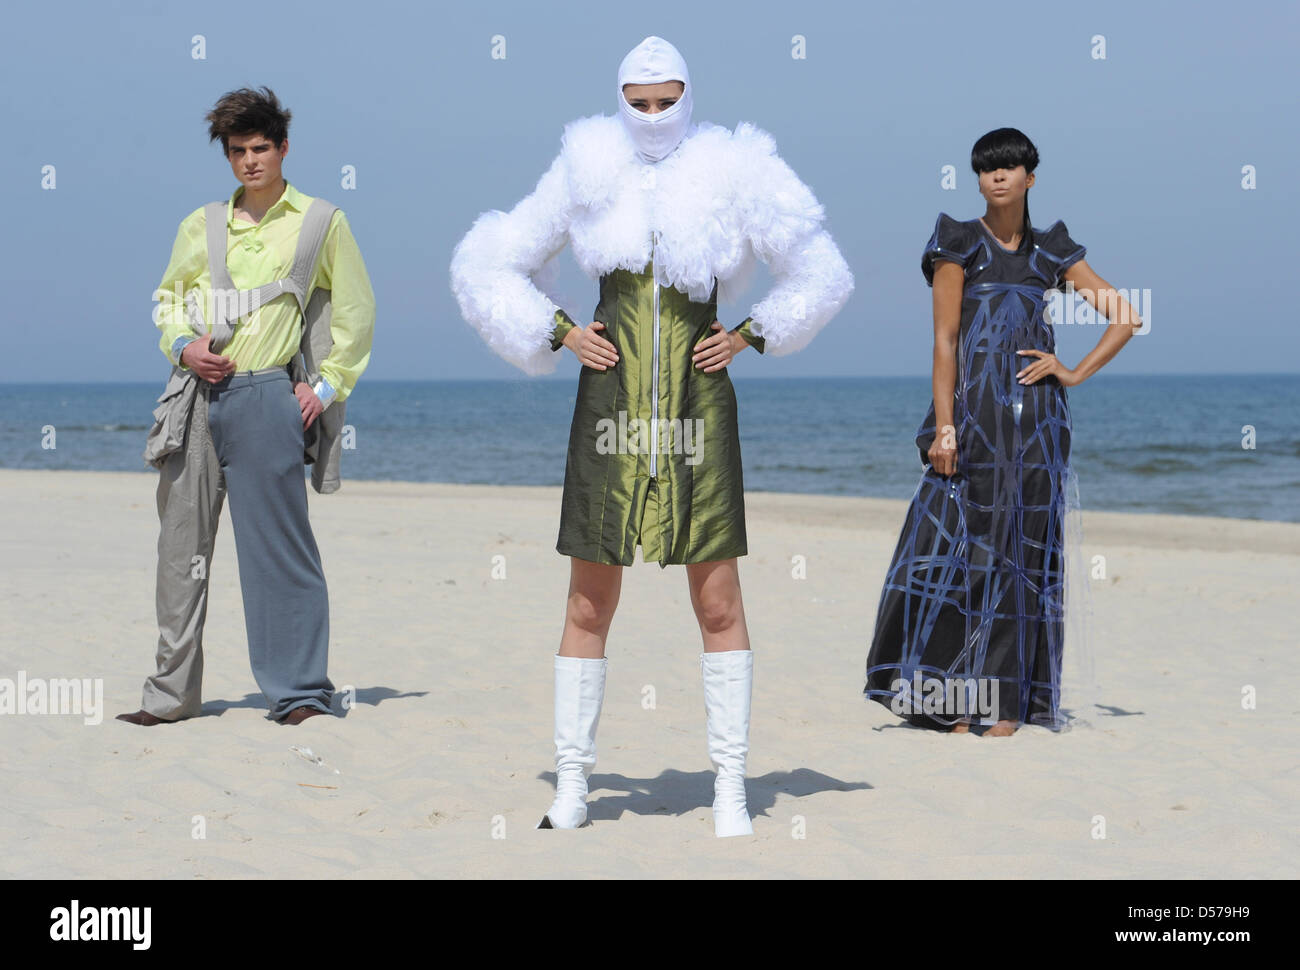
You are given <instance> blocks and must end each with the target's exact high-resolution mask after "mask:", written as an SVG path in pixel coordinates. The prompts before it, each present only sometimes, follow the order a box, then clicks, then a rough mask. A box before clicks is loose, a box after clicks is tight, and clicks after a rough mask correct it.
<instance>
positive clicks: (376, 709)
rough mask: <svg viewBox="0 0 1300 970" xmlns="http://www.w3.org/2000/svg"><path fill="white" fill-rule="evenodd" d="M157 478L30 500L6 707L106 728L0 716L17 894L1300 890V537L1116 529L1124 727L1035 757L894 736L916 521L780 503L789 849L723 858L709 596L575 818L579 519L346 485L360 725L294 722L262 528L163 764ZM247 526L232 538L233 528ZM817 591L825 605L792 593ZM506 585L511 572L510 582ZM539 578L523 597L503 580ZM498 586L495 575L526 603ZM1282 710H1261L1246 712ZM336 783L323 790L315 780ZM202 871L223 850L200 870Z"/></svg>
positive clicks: (1100, 539)
mask: <svg viewBox="0 0 1300 970" xmlns="http://www.w3.org/2000/svg"><path fill="white" fill-rule="evenodd" d="M155 483H156V476H155V475H153V474H151V473H141V474H134V473H84V472H41V471H13V470H0V496H3V502H2V503H0V549H2V558H0V563H2V565H0V570H2V576H3V586H2V589H3V592H2V593H0V603H2V604H3V605H2V606H0V629H2V630H3V636H2V638H0V678H10V679H12V680H15V681H16V679H17V678H18V677H19V673H20V672H22V675H23V676H25V677H27V678H29V679H30V678H45V679H50V678H90V679H92V680H93V679H97V678H99V679H102V687H103V706H104V709H103V711H102V712H100V713H101V716H102V719H101V720H99V722H98V723H87V721H88V720H90V721H94V720H95V718H94V717H93V716H92V717H87V716H84V715H82V716H78V715H75V714H67V715H54V714H48V713H47V714H44V715H42V714H33V713H26V714H19V713H16V712H15V713H12V714H2V715H0V762H2V763H3V765H4V769H5V788H6V793H5V796H4V800H5V808H6V809H7V810H6V811H5V812H3V813H0V873H2V874H4V875H7V876H16V877H72V878H84V877H107V878H126V877H163V878H167V877H178V878H229V877H306V876H315V877H335V878H337V877H344V878H346V877H353V876H355V877H520V878H530V877H550V876H596V877H619V878H621V877H649V878H691V877H696V878H698V877H711V876H725V877H742V878H743V877H796V878H800V877H809V878H813V877H874V878H917V877H918V876H922V877H937V878H948V877H952V878H959V879H971V878H991V877H1002V876H1045V877H1084V878H1139V877H1173V878H1181V877H1188V878H1202V877H1252V876H1259V877H1294V876H1295V875H1296V874H1297V869H1298V868H1300V866H1298V865H1297V864H1298V863H1300V834H1298V831H1300V829H1298V827H1297V825H1296V811H1295V805H1296V803H1297V798H1298V796H1300V783H1298V782H1300V779H1298V778H1297V757H1296V735H1297V732H1296V728H1297V724H1300V722H1298V721H1297V715H1300V676H1298V675H1297V673H1296V669H1297V665H1296V664H1295V662H1294V656H1295V650H1296V646H1297V634H1296V625H1295V607H1296V602H1297V596H1296V590H1297V589H1300V525H1296V524H1286V523H1271V522H1248V521H1238V520H1229V519H1212V518H1192V517H1172V516H1152V515H1120V514H1107V513H1100V512H1088V513H1085V517H1084V529H1085V539H1084V544H1083V551H1084V554H1085V557H1087V558H1088V559H1090V560H1091V558H1092V557H1093V556H1096V555H1103V556H1105V560H1106V567H1107V575H1106V578H1105V579H1104V580H1100V581H1096V582H1094V583H1093V585H1092V601H1093V610H1094V613H1093V616H1092V621H1091V624H1090V629H1091V636H1092V637H1093V640H1092V641H1091V647H1092V655H1093V657H1094V658H1095V676H1096V681H1097V685H1098V688H1097V693H1096V695H1095V698H1096V701H1097V705H1098V706H1093V707H1088V708H1082V709H1077V710H1075V711H1074V714H1075V715H1076V721H1075V722H1074V725H1073V726H1072V728H1071V729H1070V730H1068V731H1065V732H1061V733H1055V734H1054V733H1052V732H1049V731H1046V730H1044V729H1040V728H1025V729H1022V730H1021V731H1020V732H1019V733H1018V734H1016V735H1015V736H1014V737H1013V738H1010V739H991V738H979V737H975V736H971V735H968V736H953V735H941V734H936V733H933V732H928V731H922V730H918V729H914V728H911V727H907V726H904V725H902V723H901V722H900V721H898V720H897V719H896V718H895V717H893V716H892V715H891V714H890V713H889V711H887V710H886V709H885V708H883V707H881V706H880V705H878V704H874V703H867V702H865V701H863V700H862V697H861V687H862V673H863V667H864V664H865V658H866V651H867V646H868V642H869V639H870V633H871V628H872V624H873V622H874V617H875V610H876V606H877V603H878V600H879V596H880V587H881V580H882V577H883V575H884V570H885V568H886V566H887V565H888V562H889V557H890V554H891V553H892V551H893V548H894V545H895V543H896V541H897V538H898V530H899V528H900V527H901V524H902V516H903V510H904V507H905V503H903V502H899V501H892V500H876V499H859V498H832V497H819V496H806V495H780V494H767V493H751V494H750V495H749V496H748V498H747V510H748V529H749V547H750V550H751V553H750V555H749V556H748V557H746V558H745V559H743V560H742V561H741V578H742V582H743V586H744V593H745V603H746V610H747V616H748V622H749V629H750V634H751V639H752V642H753V646H754V649H755V685H754V698H753V721H752V729H751V750H750V758H749V781H748V792H749V805H750V809H751V811H752V813H753V815H754V833H755V834H754V836H753V837H749V838H734V839H715V838H714V837H713V834H712V819H711V815H710V811H709V805H710V802H711V799H712V788H711V785H712V772H711V769H710V766H709V762H708V757H707V751H706V748H705V740H704V706H703V698H702V692H701V688H700V675H699V661H698V656H699V650H700V641H699V633H698V629H697V627H696V625H695V621H694V618H693V616H692V613H691V609H690V602H689V598H688V595H687V588H686V575H685V570H684V569H682V568H681V567H669V568H668V569H667V570H660V568H659V567H658V566H657V565H655V564H648V565H647V564H644V563H638V564H637V565H636V566H634V567H632V568H631V569H630V570H629V571H628V573H627V574H626V576H625V578H624V583H623V593H622V603H621V605H620V608H619V612H618V615H617V616H616V617H615V620H614V625H613V629H612V631H611V635H610V642H609V650H608V655H609V658H610V661H609V671H608V686H607V693H606V699H605V706H604V711H603V714H602V717H601V722H600V731H599V735H598V739H597V741H598V750H599V761H598V764H597V766H596V770H595V773H594V774H593V776H592V779H591V788H592V796H591V799H590V817H591V819H592V824H591V825H590V826H589V827H586V828H583V829H580V830H576V831H536V830H535V829H534V828H533V826H534V825H535V824H536V823H537V821H538V819H539V818H540V817H541V815H542V813H543V812H544V811H545V810H546V808H547V807H548V805H549V804H550V800H551V796H552V789H553V775H552V768H553V756H554V748H553V745H552V742H551V684H552V680H551V657H552V655H553V654H554V652H555V650H556V648H557V646H558V643H559V636H560V630H561V623H562V618H563V611H564V596H565V592H566V589H567V586H568V562H567V560H566V559H564V558H563V557H561V556H560V555H559V554H557V553H556V552H555V549H554V542H555V535H556V530H557V527H558V521H559V502H560V490H559V489H558V488H508V487H491V486H456V485H438V484H408V483H391V482H361V481H356V480H345V482H344V486H343V490H342V491H341V492H339V493H337V494H335V495H330V496H318V495H316V494H315V493H314V492H312V493H310V496H311V516H312V521H313V524H314V527H315V530H316V536H317V541H318V543H319V545H320V547H321V552H322V556H323V560H324V564H325V572H326V575H327V577H328V580H329V589H330V605H331V631H332V639H331V654H330V673H331V677H332V679H333V681H334V683H335V685H336V687H339V688H340V689H342V688H344V687H345V686H351V687H352V688H353V689H354V696H355V704H354V705H353V707H352V708H351V710H350V711H349V712H348V715H347V716H346V717H344V718H324V717H320V718H312V719H310V720H309V721H307V722H306V723H304V724H303V725H300V726H298V727H285V726H281V725H278V724H275V723H273V722H271V721H269V720H267V719H266V708H265V704H264V702H263V699H262V696H261V694H260V692H259V691H258V690H257V687H256V685H255V684H254V682H253V679H252V675H251V673H250V671H249V666H248V657H247V647H246V640H245V636H244V626H243V613H242V609H241V604H240V594H239V584H238V573H237V569H236V561H235V550H234V547H233V541H232V532H231V527H230V521H229V518H225V519H224V521H223V523H222V526H221V529H220V530H219V532H218V538H217V551H216V553H215V556H214V561H213V564H212V587H211V607H210V609H209V614H208V625H207V631H206V636H205V649H206V679H205V683H204V708H203V712H204V716H202V717H199V718H195V719H193V720H189V721H185V722H182V723H179V724H176V725H167V726H162V727H157V728H140V727H135V726H132V725H128V724H125V723H122V722H120V721H115V720H113V716H114V715H115V714H118V713H120V712H123V711H131V710H135V709H136V708H137V707H138V706H139V700H140V686H141V682H142V680H143V678H144V677H145V675H146V674H147V673H149V672H150V671H151V669H152V665H153V655H154V644H155V642H156V639H157V629H156V627H155V625H154V614H153V590H154V557H155V544H156V541H157V516H156V511H155V507H154V487H155ZM224 515H225V516H228V515H229V511H228V510H227V511H226V512H225V513H224ZM796 556H802V557H804V561H805V562H806V571H807V576H806V578H802V579H801V578H794V576H792V559H793V557H796ZM498 557H500V558H498ZM502 568H504V574H502ZM494 569H495V572H496V575H494ZM1248 688H1253V689H1254V691H1255V703H1254V705H1253V706H1249V705H1247V706H1244V705H1243V690H1246V689H1248ZM294 745H296V746H298V747H300V748H304V749H308V748H309V749H310V752H311V755H312V757H313V758H318V759H320V760H321V761H322V762H323V763H314V762H313V761H311V760H308V758H307V757H304V755H303V753H299V752H296V751H294V750H292V749H291V746H294ZM196 835H201V836H202V837H201V838H196V837H195V836H196Z"/></svg>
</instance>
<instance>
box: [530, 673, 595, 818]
mask: <svg viewBox="0 0 1300 970" xmlns="http://www.w3.org/2000/svg"><path fill="white" fill-rule="evenodd" d="M604 699H605V658H604V657H601V658H600V659H599V660H588V659H585V658H583V657H560V656H557V657H556V658H555V801H554V802H552V803H551V808H550V810H549V811H548V812H547V813H546V814H545V815H543V816H542V820H541V821H540V822H539V823H538V824H537V827H538V828H539V829H576V828H577V827H578V826H579V825H582V824H583V823H584V822H586V821H587V776H588V775H590V774H591V769H592V768H594V767H595V766H596V725H598V724H599V723H600V708H601V704H602V703H603V701H604Z"/></svg>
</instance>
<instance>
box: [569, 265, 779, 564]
mask: <svg viewBox="0 0 1300 970" xmlns="http://www.w3.org/2000/svg"><path fill="white" fill-rule="evenodd" d="M652 265H653V264H652ZM717 294H718V290H717V286H716V284H715V285H714V288H713V293H712V294H711V295H710V297H709V300H708V302H706V303H695V302H692V301H691V300H690V298H689V297H687V295H686V294H684V293H682V292H681V291H680V290H677V289H675V288H673V287H671V286H666V285H663V284H662V283H661V284H658V285H656V283H655V280H654V276H653V274H652V272H651V267H650V266H647V268H646V269H645V270H644V271H642V272H640V273H633V272H630V271H628V270H624V269H617V270H614V271H612V272H610V273H608V274H606V275H605V276H603V277H601V280H600V303H599V305H598V306H597V307H596V311H595V313H594V314H593V316H592V319H593V320H598V321H599V322H601V323H603V324H604V325H605V329H604V330H603V331H602V336H604V337H605V339H607V340H608V341H609V342H610V343H612V344H613V345H614V346H615V348H617V350H618V355H619V360H618V363H617V364H615V365H614V366H613V367H610V368H608V369H607V370H604V371H600V370H596V369H594V368H591V367H586V366H584V367H583V368H582V371H581V374H580V376H579V378H578V394H577V399H576V401H575V402H574V408H573V424H572V426H571V428H570V430H569V450H568V458H567V461H566V464H565V469H564V497H563V501H562V505H561V510H560V534H559V540H558V541H557V542H556V546H555V548H556V549H557V550H558V551H559V552H560V553H562V554H563V555H566V556H576V557H577V558H579V559H585V560H588V561H589V562H598V563H608V564H614V565H622V566H630V565H632V562H633V560H634V557H635V553H636V547H637V545H638V544H640V546H641V558H642V560H643V561H645V562H654V561H657V562H658V563H659V565H660V567H661V568H662V567H664V566H667V565H669V564H678V565H680V564H685V563H695V562H712V561H714V560H718V559H731V558H733V557H735V556H743V555H745V554H746V552H747V549H746V544H745V493H744V480H743V476H742V472H741V463H740V436H739V433H738V430H737V424H736V393H735V391H734V389H733V388H732V385H731V377H730V375H729V374H728V373H727V368H725V367H724V368H722V369H720V370H717V371H714V372H713V373H711V374H706V373H705V372H704V371H703V370H702V369H700V368H698V367H696V366H695V365H694V364H693V363H692V361H691V358H692V356H693V355H694V353H695V350H694V348H695V345H696V344H697V343H699V342H700V341H702V340H704V339H705V338H707V337H709V336H712V335H713V333H714V332H715V331H713V330H712V329H711V327H712V324H713V321H714V320H716V319H717V311H718V300H717ZM555 317H556V326H555V332H554V337H553V340H552V343H551V347H552V349H553V350H558V349H559V347H560V346H562V341H563V340H564V337H565V335H566V334H567V333H568V332H569V331H570V330H571V329H572V328H573V327H574V326H575V324H574V322H573V320H572V319H571V318H570V317H569V316H568V315H567V314H566V313H565V312H564V311H563V310H559V311H557V312H556V315H555ZM750 323H751V321H750V320H749V319H746V320H745V322H744V323H742V324H741V325H740V326H739V327H736V328H735V330H737V331H739V332H740V334H741V336H742V337H744V339H745V340H746V341H747V342H748V343H749V344H750V345H751V346H752V347H754V348H755V349H757V350H758V351H759V353H762V352H763V338H762V337H758V336H755V335H754V334H753V332H752V331H751V329H750ZM656 335H657V337H658V339H657V341H656ZM656 350H657V351H658V352H657V353H656ZM652 422H655V423H653V424H652ZM652 428H658V429H659V432H658V434H655V433H653V432H652V431H651V429H652ZM656 444H657V445H658V447H655V445H656Z"/></svg>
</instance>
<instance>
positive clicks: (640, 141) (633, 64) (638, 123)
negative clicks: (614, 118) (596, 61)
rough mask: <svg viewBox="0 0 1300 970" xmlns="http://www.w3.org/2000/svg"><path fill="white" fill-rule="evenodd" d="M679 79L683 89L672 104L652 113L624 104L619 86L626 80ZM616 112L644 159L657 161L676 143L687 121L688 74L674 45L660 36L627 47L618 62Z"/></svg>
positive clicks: (689, 88) (688, 106)
mask: <svg viewBox="0 0 1300 970" xmlns="http://www.w3.org/2000/svg"><path fill="white" fill-rule="evenodd" d="M664 81H681V82H682V86H683V90H682V93H681V95H680V96H679V97H678V98H677V101H676V103H674V104H673V106H672V107H670V108H666V109H665V110H663V111H660V112H658V113H656V114H649V113H647V112H644V111H638V110H637V109H636V108H634V107H632V106H631V105H630V104H628V101H627V97H626V96H625V95H624V93H623V89H624V87H625V86H626V85H628V84H661V83H663V82H664ZM616 96H617V98H618V114H619V117H620V118H622V119H623V126H624V127H625V128H626V129H627V133H628V135H630V136H631V138H632V141H633V142H634V143H635V144H636V151H637V154H638V155H639V156H640V157H641V160H642V161H645V162H659V161H662V160H663V159H665V158H666V157H668V155H669V154H670V153H671V152H672V151H673V149H675V148H676V147H677V146H678V145H679V144H680V143H681V140H682V138H683V137H685V135H686V130H687V129H688V128H689V127H690V124H691V76H690V73H689V72H688V71H687V70H686V62H685V61H684V60H682V55H681V54H679V53H677V48H676V47H674V46H673V45H672V44H670V43H668V41H666V40H664V39H663V38H661V37H647V38H646V39H645V40H643V41H641V43H639V44H637V45H636V47H634V48H632V50H630V51H628V55H627V57H625V58H623V63H622V64H620V65H619V66H618V91H617V92H616Z"/></svg>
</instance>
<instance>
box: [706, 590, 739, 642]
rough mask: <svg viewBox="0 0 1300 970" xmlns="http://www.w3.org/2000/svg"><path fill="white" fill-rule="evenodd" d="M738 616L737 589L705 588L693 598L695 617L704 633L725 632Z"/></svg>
mask: <svg viewBox="0 0 1300 970" xmlns="http://www.w3.org/2000/svg"><path fill="white" fill-rule="evenodd" d="M740 616H741V609H740V591H739V590H738V589H724V590H706V591H703V592H701V593H700V595H699V596H697V597H696V599H695V618H696V619H697V620H698V621H699V624H700V629H701V630H703V631H704V632H705V633H726V632H727V631H728V630H730V629H731V628H732V627H734V626H735V625H736V624H737V623H738V622H740Z"/></svg>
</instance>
